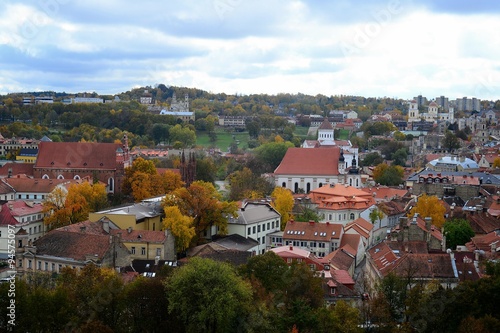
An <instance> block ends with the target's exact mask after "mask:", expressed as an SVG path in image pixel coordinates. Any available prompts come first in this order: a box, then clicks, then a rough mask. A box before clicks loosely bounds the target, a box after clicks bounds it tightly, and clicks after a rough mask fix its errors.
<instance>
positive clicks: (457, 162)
mask: <svg viewBox="0 0 500 333" xmlns="http://www.w3.org/2000/svg"><path fill="white" fill-rule="evenodd" d="M427 169H428V170H431V171H435V172H443V171H450V172H453V171H463V172H476V171H478V170H479V165H478V164H477V162H476V161H474V160H471V159H470V158H468V157H465V156H443V157H439V158H437V159H435V160H432V161H430V162H429V163H427Z"/></svg>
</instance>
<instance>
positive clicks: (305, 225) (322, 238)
mask: <svg viewBox="0 0 500 333" xmlns="http://www.w3.org/2000/svg"><path fill="white" fill-rule="evenodd" d="M343 234H344V226H343V225H342V224H338V223H330V222H326V223H317V222H314V221H312V222H295V221H293V220H292V221H288V223H287V224H286V227H285V230H284V231H283V242H284V244H283V245H284V246H290V245H291V246H294V247H295V248H301V249H305V250H307V251H309V252H311V253H312V254H314V255H315V256H317V257H319V258H321V257H325V256H326V255H328V254H329V253H331V252H333V251H335V250H337V249H338V248H339V246H340V242H341V239H342V235H343Z"/></svg>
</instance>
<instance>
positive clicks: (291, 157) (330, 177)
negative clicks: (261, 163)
mask: <svg viewBox="0 0 500 333" xmlns="http://www.w3.org/2000/svg"><path fill="white" fill-rule="evenodd" d="M345 160H346V159H345V157H344V153H343V151H342V149H341V148H340V147H338V146H333V147H328V148H318V149H307V148H289V149H288V150H287V152H286V154H285V156H284V157H283V160H282V161H281V163H280V165H279V166H278V167H277V168H276V169H275V171H274V178H275V185H276V186H281V187H285V188H288V189H290V190H292V191H293V192H294V193H301V192H302V193H309V192H311V191H312V190H315V189H317V188H319V187H322V186H324V185H330V184H331V185H334V184H347V185H350V186H354V187H361V176H360V174H359V170H358V168H357V157H356V156H353V159H352V160H351V164H350V165H351V166H350V167H349V168H347V169H346V167H345V166H346V164H345V163H346V162H345Z"/></svg>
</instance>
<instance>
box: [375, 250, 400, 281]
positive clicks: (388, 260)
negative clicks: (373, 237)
mask: <svg viewBox="0 0 500 333" xmlns="http://www.w3.org/2000/svg"><path fill="white" fill-rule="evenodd" d="M368 253H369V255H370V257H371V258H372V261H373V263H374V264H375V266H376V267H377V269H378V271H379V272H381V273H382V274H383V275H385V274H386V273H388V272H389V271H390V270H391V266H392V265H394V264H395V263H396V262H397V261H398V259H399V257H397V256H396V254H395V253H394V252H392V250H391V248H390V247H389V246H388V245H387V244H386V243H385V242H382V243H379V244H377V245H376V246H374V247H372V248H371V249H370V250H368Z"/></svg>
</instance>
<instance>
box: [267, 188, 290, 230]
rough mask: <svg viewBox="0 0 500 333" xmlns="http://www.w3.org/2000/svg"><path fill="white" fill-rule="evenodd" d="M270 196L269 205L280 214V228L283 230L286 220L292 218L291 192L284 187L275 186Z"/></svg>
mask: <svg viewBox="0 0 500 333" xmlns="http://www.w3.org/2000/svg"><path fill="white" fill-rule="evenodd" d="M271 197H272V198H273V200H272V201H271V205H272V206H273V207H274V208H275V209H276V210H277V211H278V213H280V215H281V230H285V226H286V224H287V222H288V221H290V220H291V219H292V218H293V215H292V209H293V204H294V200H293V195H292V192H291V191H290V190H289V189H287V188H285V187H276V188H275V189H274V191H273V193H272V194H271Z"/></svg>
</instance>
